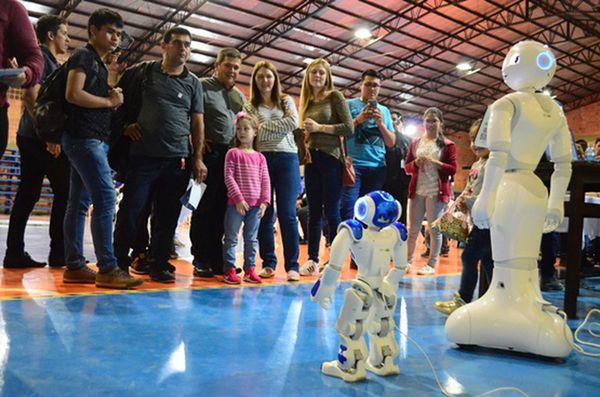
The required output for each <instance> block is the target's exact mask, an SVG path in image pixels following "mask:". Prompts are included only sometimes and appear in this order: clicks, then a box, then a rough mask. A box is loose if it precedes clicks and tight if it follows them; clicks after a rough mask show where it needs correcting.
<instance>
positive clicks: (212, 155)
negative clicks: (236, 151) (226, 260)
mask: <svg viewBox="0 0 600 397" xmlns="http://www.w3.org/2000/svg"><path fill="white" fill-rule="evenodd" d="M227 150H229V147H228V146H227V145H217V144H212V145H211V151H210V152H207V153H206V154H205V155H204V164H205V165H206V168H208V176H207V177H206V181H204V182H205V183H206V191H205V192H204V195H203V196H202V199H201V200H200V204H199V205H198V208H197V209H196V211H194V213H193V215H192V221H191V226H190V240H191V241H192V255H194V266H195V267H196V268H207V267H210V268H212V269H213V270H214V271H215V273H217V274H218V273H220V272H221V269H222V268H223V219H224V218H225V210H226V209H227V188H226V187H225V176H224V172H225V154H226V153H227Z"/></svg>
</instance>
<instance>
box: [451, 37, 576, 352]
mask: <svg viewBox="0 0 600 397" xmlns="http://www.w3.org/2000/svg"><path fill="white" fill-rule="evenodd" d="M555 70H556V59H555V57H554V55H553V54H552V52H551V51H550V50H549V48H548V47H547V46H544V45H542V44H540V43H537V42H534V41H522V42H520V43H518V44H516V45H515V46H513V47H512V48H511V49H510V51H509V52H508V55H507V56H506V59H505V60H504V64H503V65H502V75H503V78H504V82H505V83H506V84H507V85H508V86H509V87H510V88H512V89H513V90H514V91H515V92H513V93H511V94H508V95H506V96H504V97H502V98H500V99H499V100H497V101H496V102H494V104H493V105H491V107H490V108H489V109H488V113H487V114H486V118H488V116H489V119H488V120H487V123H486V120H484V123H483V124H484V125H483V126H482V129H481V130H480V135H481V136H480V137H479V136H478V142H477V144H478V145H481V146H485V147H488V148H489V149H490V158H489V160H488V162H487V165H486V171H485V177H484V182H483V188H482V190H481V193H480V195H479V197H478V199H477V201H476V202H475V205H474V206H473V211H472V218H473V222H474V223H475V224H476V225H477V226H479V227H480V228H491V237H492V256H493V258H494V275H493V277H492V281H491V283H490V288H489V289H488V291H487V293H486V294H485V295H484V296H483V297H481V298H480V299H478V300H476V301H474V302H472V303H470V304H468V305H466V306H463V307H461V308H459V309H458V310H456V311H455V312H454V313H452V315H451V316H450V317H449V318H448V321H447V322H446V335H447V336H448V339H450V340H451V341H453V342H455V343H457V344H459V345H479V346H485V347H491V348H497V349H506V350H514V351H519V352H527V353H533V354H538V355H542V356H548V357H558V358H562V357H566V356H567V355H568V354H569V353H570V352H571V347H572V341H573V337H572V334H571V331H570V329H569V328H568V327H567V324H566V321H565V320H564V319H563V317H561V316H560V315H559V314H558V309H557V308H556V307H554V306H552V305H551V304H550V303H549V302H547V301H545V300H544V298H542V295H541V293H540V287H539V279H538V269H537V257H538V253H539V250H540V242H541V236H542V231H543V232H549V231H552V230H554V229H556V227H557V226H558V225H559V223H560V222H561V221H562V218H563V214H564V213H563V198H564V195H565V191H566V189H567V186H568V184H569V179H570V178H571V137H570V133H569V129H568V127H567V121H566V118H565V116H564V114H563V112H562V110H561V108H560V106H559V105H558V104H557V103H556V102H554V101H553V100H552V99H551V98H550V96H548V95H545V94H542V93H540V92H539V91H540V90H541V89H542V88H543V87H544V86H546V84H548V82H550V80H551V79H552V76H553V75H554V72H555ZM486 125H487V129H486ZM547 147H549V149H550V160H551V161H552V162H553V163H554V172H553V174H552V179H551V187H550V197H549V198H548V193H547V189H546V187H544V185H543V184H542V182H541V181H540V179H539V178H538V177H537V176H536V175H535V174H534V173H533V171H534V169H535V168H536V165H537V163H538V162H539V160H540V158H541V156H542V153H544V150H545V149H546V148H547Z"/></svg>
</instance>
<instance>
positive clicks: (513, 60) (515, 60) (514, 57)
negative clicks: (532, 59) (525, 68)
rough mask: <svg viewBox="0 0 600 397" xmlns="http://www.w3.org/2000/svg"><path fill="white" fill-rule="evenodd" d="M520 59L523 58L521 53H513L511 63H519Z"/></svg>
mask: <svg viewBox="0 0 600 397" xmlns="http://www.w3.org/2000/svg"><path fill="white" fill-rule="evenodd" d="M520 60H521V57H520V56H519V54H515V55H513V57H512V59H511V61H510V63H511V64H513V65H516V64H517V63H519V61H520Z"/></svg>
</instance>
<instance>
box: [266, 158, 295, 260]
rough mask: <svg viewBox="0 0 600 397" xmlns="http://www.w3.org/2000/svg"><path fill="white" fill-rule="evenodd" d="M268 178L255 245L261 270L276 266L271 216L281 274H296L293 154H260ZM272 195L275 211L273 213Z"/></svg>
mask: <svg viewBox="0 0 600 397" xmlns="http://www.w3.org/2000/svg"><path fill="white" fill-rule="evenodd" d="M263 154H264V156H265V157H266V159H267V166H268V167H269V176H270V177H271V203H272V205H270V206H269V207H267V210H266V211H265V215H264V216H263V218H262V219H261V221H260V227H259V229H258V241H259V250H260V257H261V258H262V260H263V267H270V268H272V269H274V268H275V267H276V266H277V256H275V231H274V227H273V224H274V223H275V213H277V219H279V227H280V229H281V240H282V242H283V257H284V260H285V271H286V272H287V271H290V270H295V271H298V251H299V244H300V242H299V240H300V236H299V235H298V222H297V220H296V199H297V198H298V186H299V185H300V164H299V161H298V155H297V154H296V153H276V152H264V153H263ZM273 193H275V200H276V205H277V211H275V209H274V208H273V207H274V205H273V204H274V203H275V201H273Z"/></svg>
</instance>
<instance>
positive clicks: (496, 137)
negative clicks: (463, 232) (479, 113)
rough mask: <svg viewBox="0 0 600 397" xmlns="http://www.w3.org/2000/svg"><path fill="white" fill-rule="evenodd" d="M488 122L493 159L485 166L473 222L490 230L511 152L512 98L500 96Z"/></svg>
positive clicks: (488, 142) (474, 206)
mask: <svg viewBox="0 0 600 397" xmlns="http://www.w3.org/2000/svg"><path fill="white" fill-rule="evenodd" d="M490 110H491V114H490V121H489V125H488V136H487V144H488V148H489V149H490V158H489V160H488V161H487V164H486V165H485V176H484V178H483V186H482V188H481V193H480V194H479V197H478V198H477V200H476V201H475V204H474V205H473V210H472V218H473V223H475V225H477V227H479V228H482V229H489V227H490V219H491V217H492V215H493V213H494V205H495V202H496V192H497V191H498V186H499V184H500V179H501V178H502V175H503V174H504V171H505V170H506V164H507V161H508V153H509V151H510V140H511V139H510V136H511V122H512V117H513V114H514V105H513V104H512V102H511V101H510V100H509V99H506V98H501V99H499V100H498V101H496V102H494V104H493V105H492V107H491V109H490Z"/></svg>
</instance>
